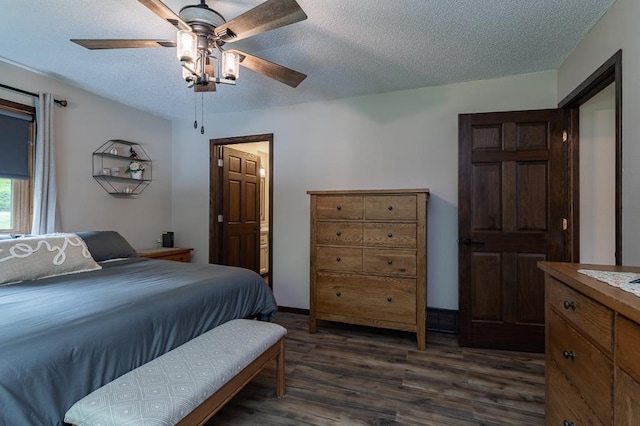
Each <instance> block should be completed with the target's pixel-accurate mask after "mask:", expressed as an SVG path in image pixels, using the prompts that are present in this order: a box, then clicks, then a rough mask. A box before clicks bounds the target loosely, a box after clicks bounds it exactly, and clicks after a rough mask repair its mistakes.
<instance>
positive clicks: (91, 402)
mask: <svg viewBox="0 0 640 426" xmlns="http://www.w3.org/2000/svg"><path fill="white" fill-rule="evenodd" d="M286 333H287V331H286V329H285V328H283V327H281V326H279V325H277V324H273V323H268V322H262V321H254V320H245V319H238V320H232V321H229V322H227V323H225V324H222V325H220V326H218V327H216V328H214V329H213V330H210V331H208V332H206V333H204V334H202V335H201V336H199V337H196V338H195V339H193V340H191V341H189V342H187V343H185V344H184V345H182V346H180V347H178V348H176V349H174V350H172V351H170V352H167V353H166V354H164V355H162V356H160V357H158V358H156V359H154V360H153V361H150V362H148V363H146V364H144V365H142V366H140V367H138V368H136V369H135V370H133V371H130V372H129V373H127V374H125V375H123V376H120V377H119V378H117V379H115V380H114V381H112V382H111V383H108V384H106V385H105V386H103V387H101V388H99V389H97V390H95V391H94V392H92V393H91V394H89V395H87V396H86V397H84V398H83V399H81V400H80V401H78V402H76V403H75V404H74V405H73V406H72V407H71V408H70V409H69V411H67V413H66V416H65V418H64V420H65V422H67V423H72V424H75V425H79V426H88V425H93V426H99V425H124V424H126V425H151V424H153V425H174V424H176V423H177V422H178V421H180V419H182V418H183V417H185V416H186V415H187V414H189V413H190V412H191V411H193V410H194V409H195V408H196V407H197V406H198V405H200V404H201V403H202V402H203V401H205V400H206V399H207V398H209V397H210V396H211V395H213V394H214V393H215V392H216V391H217V390H218V389H220V388H221V387H222V386H223V385H224V384H225V383H227V382H228V381H229V380H230V379H232V378H233V377H234V376H235V375H237V374H238V373H239V372H240V371H242V370H243V369H244V368H245V367H246V366H248V365H249V364H250V363H251V362H252V361H253V360H255V359H256V358H257V357H259V356H260V355H261V354H262V353H263V352H264V351H265V350H267V349H268V348H270V347H271V346H273V345H274V344H275V343H277V342H278V340H279V339H280V338H281V337H283V336H284V335H286Z"/></svg>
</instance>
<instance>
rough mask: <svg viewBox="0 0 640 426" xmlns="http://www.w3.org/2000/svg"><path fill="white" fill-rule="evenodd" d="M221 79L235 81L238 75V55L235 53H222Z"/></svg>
mask: <svg viewBox="0 0 640 426" xmlns="http://www.w3.org/2000/svg"><path fill="white" fill-rule="evenodd" d="M221 74H222V77H223V78H225V79H228V80H236V79H237V78H238V74H240V55H238V54H237V53H236V52H231V51H226V52H222V70H221Z"/></svg>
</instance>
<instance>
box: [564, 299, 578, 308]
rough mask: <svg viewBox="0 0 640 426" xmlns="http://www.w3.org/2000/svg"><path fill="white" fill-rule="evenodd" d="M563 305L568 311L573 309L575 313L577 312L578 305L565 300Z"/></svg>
mask: <svg viewBox="0 0 640 426" xmlns="http://www.w3.org/2000/svg"><path fill="white" fill-rule="evenodd" d="M563 305H564V308H565V309H567V310H569V309H571V310H573V311H575V310H576V303H575V302H574V301H571V302H570V301H568V300H565V301H564V303H563Z"/></svg>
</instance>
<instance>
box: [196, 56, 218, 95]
mask: <svg viewBox="0 0 640 426" xmlns="http://www.w3.org/2000/svg"><path fill="white" fill-rule="evenodd" d="M204 72H205V73H207V76H209V79H210V80H211V79H215V75H214V71H213V59H211V58H207V62H206V63H205V65H204ZM193 91H194V92H196V93H200V92H215V91H216V83H215V82H213V81H209V84H206V85H204V84H196V85H195V86H193Z"/></svg>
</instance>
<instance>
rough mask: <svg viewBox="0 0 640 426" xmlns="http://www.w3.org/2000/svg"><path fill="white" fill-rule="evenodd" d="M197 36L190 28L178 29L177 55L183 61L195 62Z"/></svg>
mask: <svg viewBox="0 0 640 426" xmlns="http://www.w3.org/2000/svg"><path fill="white" fill-rule="evenodd" d="M197 41H198V40H197V37H196V35H195V34H194V33H192V32H191V31H189V30H181V31H178V40H177V48H176V55H177V56H178V59H179V60H180V61H181V62H182V61H185V62H193V61H194V60H195V58H196V56H197V51H196V50H197Z"/></svg>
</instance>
